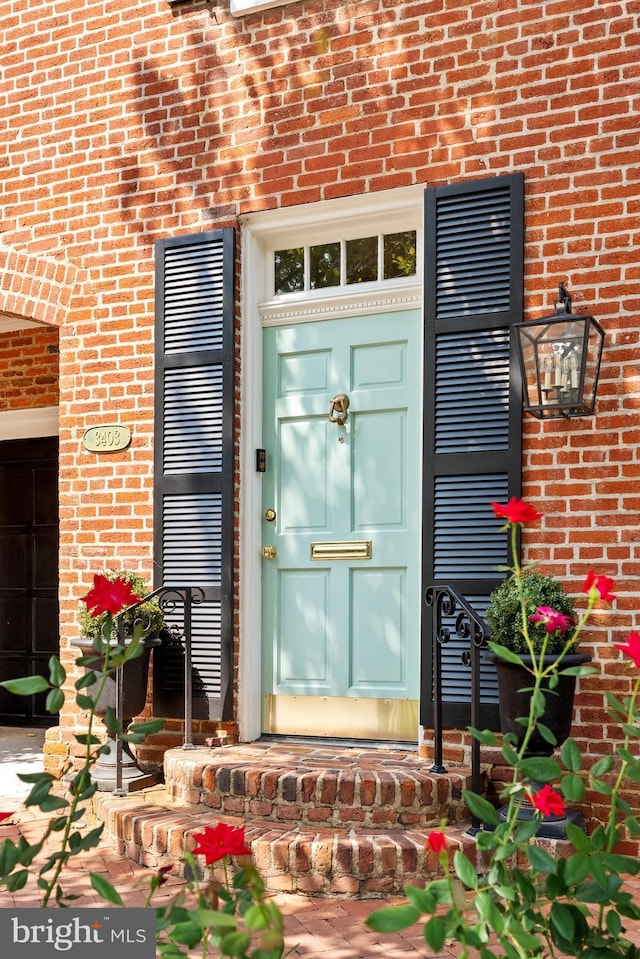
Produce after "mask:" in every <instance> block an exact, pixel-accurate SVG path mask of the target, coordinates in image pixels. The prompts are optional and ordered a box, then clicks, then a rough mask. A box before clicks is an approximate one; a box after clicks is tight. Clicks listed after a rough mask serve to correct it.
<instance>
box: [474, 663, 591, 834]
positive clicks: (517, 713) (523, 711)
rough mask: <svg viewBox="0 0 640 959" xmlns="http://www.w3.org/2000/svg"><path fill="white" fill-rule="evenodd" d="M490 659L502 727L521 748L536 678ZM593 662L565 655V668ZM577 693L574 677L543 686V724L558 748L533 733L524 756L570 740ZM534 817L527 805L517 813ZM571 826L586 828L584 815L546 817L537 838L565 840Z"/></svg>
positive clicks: (547, 752)
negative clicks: (523, 720)
mask: <svg viewBox="0 0 640 959" xmlns="http://www.w3.org/2000/svg"><path fill="white" fill-rule="evenodd" d="M489 659H490V660H491V661H492V662H493V663H494V664H495V667H496V673H497V676H498V701H499V709H500V728H501V730H502V732H503V733H513V734H514V735H515V736H516V737H517V741H518V745H520V743H521V742H522V739H523V737H524V733H525V727H524V726H522V725H521V723H518V722H516V719H518V718H522V717H526V716H528V715H529V703H530V700H531V694H530V693H529V692H527V691H526V690H527V687H528V688H531V686H532V685H533V678H532V676H531V673H530V672H528V671H527V670H526V669H525V668H524V666H520V665H519V664H518V663H508V662H506V661H505V660H504V659H499V658H498V657H497V656H494V655H493V654H490V655H489ZM556 659H557V657H556V656H545V657H544V658H543V665H545V666H550V665H551V664H552V663H553V662H555V660H556ZM522 660H523V662H525V663H527V664H529V663H531V658H530V657H529V656H523V657H522ZM589 662H591V656H589V655H588V654H587V653H571V654H569V655H567V656H564V657H563V659H562V666H563V667H565V668H566V667H569V666H584V665H585V663H589ZM575 691H576V677H575V676H558V685H557V686H556V687H555V689H553V690H550V689H549V688H548V686H547V687H545V686H544V684H543V686H542V692H543V693H544V697H545V711H544V714H543V715H542V717H541V722H543V723H544V724H545V726H548V728H549V729H550V730H551V732H552V733H553V735H554V736H555V737H556V740H557V743H556V746H552V745H551V743H548V742H547V741H546V739H543V737H542V736H541V735H540V733H539V732H537V731H534V733H533V736H532V737H531V739H530V740H529V745H528V747H527V751H526V754H525V756H526V757H527V758H529V757H532V756H550V755H551V754H552V753H553V751H554V749H555V748H556V747H557V746H561V745H562V743H563V742H564V741H565V740H566V739H567V738H568V736H569V733H570V731H571V723H572V721H573V700H574V696H575ZM538 787H539V784H538V783H531V788H532V791H533V792H535V791H536V790H537V788H538ZM499 811H500V815H501V817H502V818H503V819H504V818H505V817H506V814H507V806H503V807H502V809H500V810H499ZM534 816H535V811H534V809H533V807H532V806H531V805H530V804H529V803H527V802H525V803H524V804H523V806H522V808H521V809H520V812H519V813H518V819H520V820H529V819H531V818H533V817H534ZM568 823H572V824H573V825H575V826H578V827H579V828H580V829H584V828H585V826H584V819H583V817H582V815H581V813H579V812H576V811H574V810H571V809H567V810H565V815H564V816H544V817H543V819H542V821H541V823H540V825H539V827H538V829H537V831H536V835H537V836H538V837H540V838H546V839H566V836H567V824H568Z"/></svg>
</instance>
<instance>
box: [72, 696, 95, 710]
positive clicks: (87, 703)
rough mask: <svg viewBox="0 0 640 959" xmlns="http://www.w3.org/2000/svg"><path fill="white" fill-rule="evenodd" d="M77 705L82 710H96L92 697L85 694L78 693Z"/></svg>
mask: <svg viewBox="0 0 640 959" xmlns="http://www.w3.org/2000/svg"><path fill="white" fill-rule="evenodd" d="M76 703H77V704H78V706H79V707H80V709H94V708H95V705H96V703H95V700H94V699H93V697H92V696H85V695H83V693H76Z"/></svg>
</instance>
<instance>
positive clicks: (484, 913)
mask: <svg viewBox="0 0 640 959" xmlns="http://www.w3.org/2000/svg"><path fill="white" fill-rule="evenodd" d="M473 904H474V906H475V907H476V910H477V912H478V915H479V916H480V918H481V919H482V921H483V922H486V923H488V924H489V925H490V926H491V928H492V929H493V930H494V931H495V932H497V933H498V935H500V933H501V932H502V931H503V929H504V918H503V916H502V913H501V912H500V910H499V909H498V907H497V905H496V903H495V902H494V900H493V897H492V896H491V895H489V893H488V892H479V893H478V894H477V896H475V898H474V900H473Z"/></svg>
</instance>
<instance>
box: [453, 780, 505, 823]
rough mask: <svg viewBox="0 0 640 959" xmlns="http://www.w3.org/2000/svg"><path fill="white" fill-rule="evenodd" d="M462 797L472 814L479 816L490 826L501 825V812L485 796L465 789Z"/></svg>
mask: <svg viewBox="0 0 640 959" xmlns="http://www.w3.org/2000/svg"><path fill="white" fill-rule="evenodd" d="M462 798H463V799H464V801H465V803H466V804H467V806H468V807H469V810H470V811H471V813H472V815H474V816H477V818H478V819H479V820H480V821H481V822H485V823H487V825H489V826H499V825H500V814H499V812H498V810H497V809H496V808H495V806H492V805H491V803H490V802H489V801H488V800H487V799H485V798H484V796H478V795H477V794H476V793H472V792H469V791H468V790H466V789H463V790H462Z"/></svg>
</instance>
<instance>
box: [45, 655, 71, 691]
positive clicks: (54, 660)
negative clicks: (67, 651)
mask: <svg viewBox="0 0 640 959" xmlns="http://www.w3.org/2000/svg"><path fill="white" fill-rule="evenodd" d="M66 678H67V674H66V672H65V671H64V669H63V668H62V663H61V662H60V660H59V659H58V657H57V656H52V657H51V658H50V660H49V681H50V683H51V685H52V686H62V684H63V682H64V681H65V679H66Z"/></svg>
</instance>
